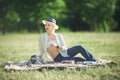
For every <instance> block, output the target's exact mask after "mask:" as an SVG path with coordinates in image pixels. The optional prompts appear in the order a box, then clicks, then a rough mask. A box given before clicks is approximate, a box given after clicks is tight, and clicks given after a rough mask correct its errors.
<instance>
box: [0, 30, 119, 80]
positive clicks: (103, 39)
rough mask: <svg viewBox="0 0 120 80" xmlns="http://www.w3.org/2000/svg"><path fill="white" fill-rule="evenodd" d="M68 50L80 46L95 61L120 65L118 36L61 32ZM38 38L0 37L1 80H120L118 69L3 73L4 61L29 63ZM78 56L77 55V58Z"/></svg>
mask: <svg viewBox="0 0 120 80" xmlns="http://www.w3.org/2000/svg"><path fill="white" fill-rule="evenodd" d="M62 34H63V37H64V39H65V42H66V44H67V45H68V47H72V46H74V45H82V46H83V47H85V48H86V49H87V50H88V51H89V52H90V53H92V54H93V55H94V56H95V57H96V58H98V59H100V58H101V59H107V60H112V61H115V62H117V63H119V64H120V42H119V40H120V33H93V32H75V33H73V32H66V33H65V32H64V33H62ZM39 35H40V34H37V33H34V34H6V35H5V36H2V35H0V80H119V79H120V76H119V75H120V67H119V66H113V67H108V66H105V67H98V68H95V69H93V68H87V69H81V70H69V69H66V70H43V71H42V72H39V71H28V72H27V71H16V72H14V71H11V72H5V71H4V69H3V67H4V63H5V62H7V61H14V62H19V61H22V60H28V59H29V58H30V56H31V55H33V54H36V55H39V50H38V49H39V47H38V39H39ZM78 56H80V55H78Z"/></svg>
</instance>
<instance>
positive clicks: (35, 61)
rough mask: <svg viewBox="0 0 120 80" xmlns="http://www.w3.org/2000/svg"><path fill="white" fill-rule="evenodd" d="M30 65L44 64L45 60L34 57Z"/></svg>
mask: <svg viewBox="0 0 120 80" xmlns="http://www.w3.org/2000/svg"><path fill="white" fill-rule="evenodd" d="M28 63H31V64H43V63H44V60H43V59H42V58H41V57H38V56H36V55H32V56H31V58H30V60H29V61H28Z"/></svg>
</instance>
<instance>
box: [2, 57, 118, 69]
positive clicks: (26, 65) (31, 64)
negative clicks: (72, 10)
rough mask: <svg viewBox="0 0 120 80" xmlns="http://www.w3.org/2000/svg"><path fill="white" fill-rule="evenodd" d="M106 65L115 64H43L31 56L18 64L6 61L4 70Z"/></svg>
mask: <svg viewBox="0 0 120 80" xmlns="http://www.w3.org/2000/svg"><path fill="white" fill-rule="evenodd" d="M107 64H115V65H116V64H117V63H115V62H113V61H111V60H102V59H99V60H97V61H83V62H74V61H73V60H66V61H62V62H44V61H43V59H41V58H40V57H37V56H35V55H33V56H31V58H30V59H29V60H28V61H21V62H18V63H15V62H11V61H8V62H7V63H5V66H4V69H5V70H7V71H10V70H15V71H29V70H42V69H66V68H70V69H81V68H87V67H98V66H105V65H107Z"/></svg>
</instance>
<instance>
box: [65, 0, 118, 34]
mask: <svg viewBox="0 0 120 80" xmlns="http://www.w3.org/2000/svg"><path fill="white" fill-rule="evenodd" d="M65 2H66V4H67V8H68V10H69V11H68V13H69V14H70V15H69V16H70V17H71V18H72V19H73V20H74V19H75V20H74V21H72V22H73V23H72V24H73V25H74V24H79V23H80V22H81V21H82V22H86V23H87V24H88V25H89V26H90V29H91V30H93V31H104V32H108V31H110V30H111V29H112V28H113V27H114V26H115V22H114V20H113V14H114V11H115V8H116V6H115V3H116V0H80V1H77V0H75V1H71V0H65ZM72 19H71V20H72ZM78 19H79V21H78ZM76 20H77V22H76ZM73 25H72V26H71V27H73ZM75 26H76V25H75ZM79 26H80V25H79Z"/></svg>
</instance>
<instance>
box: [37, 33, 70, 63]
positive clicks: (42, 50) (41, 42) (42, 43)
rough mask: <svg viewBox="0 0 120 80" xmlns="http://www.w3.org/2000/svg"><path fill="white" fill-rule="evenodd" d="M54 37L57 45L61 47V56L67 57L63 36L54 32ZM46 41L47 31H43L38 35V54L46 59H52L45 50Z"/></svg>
mask: <svg viewBox="0 0 120 80" xmlns="http://www.w3.org/2000/svg"><path fill="white" fill-rule="evenodd" d="M55 37H56V40H57V42H58V46H60V47H61V48H62V50H61V51H60V54H61V55H62V56H63V57H68V55H67V46H66V44H65V41H64V39H63V36H62V35H61V34H57V33H55ZM47 42H48V35H47V33H44V34H42V35H41V36H40V39H39V50H40V56H41V57H43V58H44V59H45V60H47V61H48V60H53V59H52V57H51V56H50V55H49V53H48V52H47Z"/></svg>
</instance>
